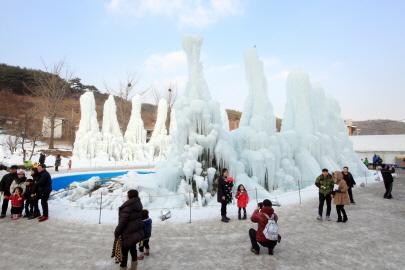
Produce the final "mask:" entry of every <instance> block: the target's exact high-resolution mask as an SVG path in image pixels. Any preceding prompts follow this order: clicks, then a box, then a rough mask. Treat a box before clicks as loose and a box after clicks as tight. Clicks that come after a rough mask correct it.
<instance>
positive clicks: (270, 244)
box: [249, 228, 277, 251]
mask: <svg viewBox="0 0 405 270" xmlns="http://www.w3.org/2000/svg"><path fill="white" fill-rule="evenodd" d="M256 233H257V231H256V230H255V229H253V228H250V230H249V237H250V242H251V243H252V248H253V249H254V250H257V251H260V246H259V245H258V244H257V243H259V244H260V245H262V246H263V247H266V248H269V249H274V247H275V246H276V245H277V241H273V240H269V241H268V242H257V241H256Z"/></svg>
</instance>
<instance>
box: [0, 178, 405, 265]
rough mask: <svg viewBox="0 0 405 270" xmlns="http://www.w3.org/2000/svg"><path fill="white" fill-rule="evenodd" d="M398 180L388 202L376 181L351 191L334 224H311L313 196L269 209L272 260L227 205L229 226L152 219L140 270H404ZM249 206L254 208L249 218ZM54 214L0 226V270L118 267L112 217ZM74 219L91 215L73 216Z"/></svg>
mask: <svg viewBox="0 0 405 270" xmlns="http://www.w3.org/2000/svg"><path fill="white" fill-rule="evenodd" d="M404 182H405V177H404V174H401V177H400V179H398V180H396V181H395V182H394V188H393V196H394V199H392V200H384V199H383V198H382V195H383V193H384V187H383V184H382V183H381V182H375V184H370V185H368V186H367V187H365V188H362V187H357V188H355V189H354V190H353V193H354V198H355V201H356V202H357V203H356V205H350V206H347V207H345V208H346V211H347V213H348V217H349V221H348V222H347V223H346V224H342V223H340V224H338V223H336V222H335V221H334V220H336V218H337V217H336V211H335V209H334V208H333V211H332V215H331V217H332V221H330V222H328V221H322V222H319V221H317V220H316V219H315V217H316V215H317V205H318V200H317V198H309V199H306V200H304V201H303V203H302V204H296V203H292V204H289V205H288V204H287V205H282V207H280V208H275V210H276V212H277V214H278V215H279V226H280V232H281V235H282V236H283V238H282V241H281V243H280V244H278V245H277V246H276V248H275V254H274V256H269V255H267V252H266V250H265V249H262V250H261V253H260V255H255V254H253V253H251V252H250V242H249V237H248V233H247V232H248V230H249V228H252V227H253V228H256V225H255V224H253V223H252V222H251V221H250V220H249V219H248V220H242V221H239V220H236V219H235V218H236V214H237V210H236V207H229V210H228V212H229V214H230V217H231V219H232V220H231V222H230V223H228V224H225V223H222V222H220V220H219V218H218V217H219V208H215V210H212V212H211V211H208V210H206V211H208V212H206V213H207V214H208V213H209V215H208V216H205V218H203V217H202V218H201V219H200V220H197V218H195V219H194V220H193V221H192V223H191V224H190V223H188V219H187V218H186V216H184V220H183V218H180V217H179V216H180V214H179V213H177V212H175V211H172V213H173V219H169V220H167V221H160V220H158V219H157V218H156V216H155V215H152V218H153V232H152V238H151V241H150V245H151V256H149V257H147V258H145V260H143V261H140V262H139V266H138V269H232V270H233V269H243V270H245V269H270V268H271V269H403V267H404V261H403V256H402V255H401V254H403V241H402V239H403V238H404V237H405V231H404V230H403V217H404V216H405V212H404V209H405V195H404V194H405V183H404ZM307 193H311V192H307ZM303 194H304V193H303ZM280 202H282V199H281V198H280ZM282 204H283V202H282ZM252 208H253V203H252V204H251V205H250V207H249V209H248V217H250V214H251V212H252ZM207 209H208V208H207ZM59 210H60V209H59V208H57V207H55V206H51V219H50V220H49V221H46V222H44V223H38V222H36V221H35V220H31V221H28V220H22V219H21V220H17V221H12V220H10V219H9V218H6V219H2V220H0V223H1V225H0V231H1V239H2V241H1V244H0V248H1V251H2V252H1V253H0V261H1V268H2V269H17V268H18V269H98V270H99V269H118V266H117V265H115V264H114V261H113V259H111V258H110V254H111V248H112V242H113V230H114V228H115V224H113V223H115V221H113V220H110V218H112V216H111V217H108V215H107V214H104V212H103V216H102V224H101V225H99V224H96V223H97V222H98V215H97V211H91V212H82V211H69V212H65V214H63V212H62V213H58V212H59ZM111 212H113V213H115V214H116V211H111ZM79 213H87V214H90V213H91V215H92V217H91V218H90V217H89V218H85V217H83V218H74V217H73V215H75V216H76V215H79ZM83 216H84V215H83Z"/></svg>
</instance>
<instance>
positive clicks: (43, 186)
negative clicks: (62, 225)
mask: <svg viewBox="0 0 405 270" xmlns="http://www.w3.org/2000/svg"><path fill="white" fill-rule="evenodd" d="M38 172H39V173H40V176H39V180H38V182H37V183H36V186H37V187H38V192H37V194H36V195H39V198H40V199H41V205H42V216H41V217H40V218H39V222H43V221H46V220H48V199H49V195H50V194H51V192H52V178H51V175H50V174H49V172H48V171H47V170H46V165H45V164H39V165H38Z"/></svg>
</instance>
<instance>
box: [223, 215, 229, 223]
mask: <svg viewBox="0 0 405 270" xmlns="http://www.w3.org/2000/svg"><path fill="white" fill-rule="evenodd" d="M221 221H222V222H226V223H228V222H229V220H228V219H227V218H226V216H222V219H221Z"/></svg>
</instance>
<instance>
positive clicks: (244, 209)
mask: <svg viewBox="0 0 405 270" xmlns="http://www.w3.org/2000/svg"><path fill="white" fill-rule="evenodd" d="M246 218H247V217H246V207H243V218H242V219H246Z"/></svg>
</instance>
